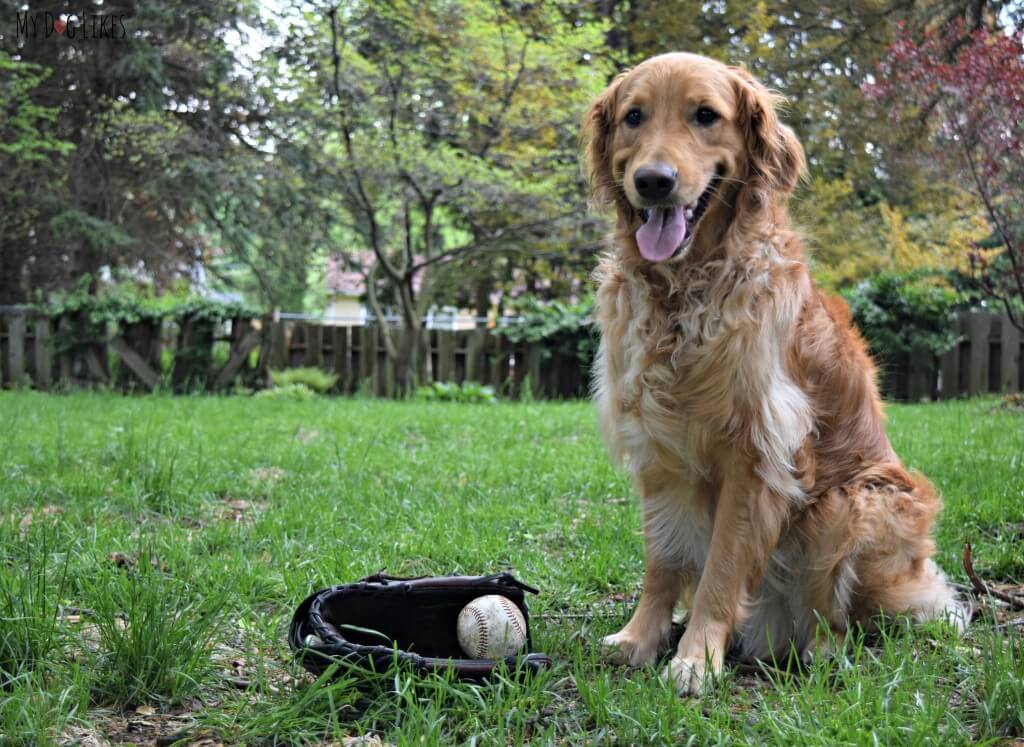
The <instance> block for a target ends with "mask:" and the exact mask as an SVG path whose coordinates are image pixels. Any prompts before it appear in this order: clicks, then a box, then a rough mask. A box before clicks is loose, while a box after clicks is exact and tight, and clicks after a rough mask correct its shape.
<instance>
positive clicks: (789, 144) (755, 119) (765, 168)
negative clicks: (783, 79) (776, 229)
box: [732, 68, 807, 195]
mask: <svg viewBox="0 0 1024 747" xmlns="http://www.w3.org/2000/svg"><path fill="white" fill-rule="evenodd" d="M732 72H733V87H734V88H735V91H736V101H737V103H738V106H737V123H738V124H739V126H740V128H741V129H742V130H743V133H744V136H745V138H746V141H747V153H748V157H749V161H750V180H751V181H752V182H754V183H759V186H760V188H761V189H762V190H764V191H765V192H767V193H782V194H787V195H788V194H791V193H792V192H793V191H794V190H795V189H796V188H797V185H798V184H799V183H800V179H801V178H802V177H803V175H804V172H805V170H806V168H807V162H806V160H805V159H804V149H803V146H802V145H800V141H799V140H797V137H796V135H795V134H793V131H792V130H791V129H789V128H788V127H787V126H786V125H784V124H782V123H781V122H780V121H779V117H778V115H777V114H776V111H775V108H776V106H777V105H778V104H780V103H781V102H782V100H783V99H782V97H781V96H779V95H778V94H773V93H772V92H771V91H769V90H768V89H767V88H765V87H764V86H762V85H761V84H760V83H758V82H757V81H756V80H755V79H754V77H753V76H752V75H751V74H750V73H748V72H747V71H746V70H743V69H742V68H732Z"/></svg>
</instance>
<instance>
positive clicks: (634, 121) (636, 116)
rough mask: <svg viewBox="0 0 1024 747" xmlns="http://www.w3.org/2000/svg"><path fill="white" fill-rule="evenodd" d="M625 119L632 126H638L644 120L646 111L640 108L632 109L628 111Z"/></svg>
mask: <svg viewBox="0 0 1024 747" xmlns="http://www.w3.org/2000/svg"><path fill="white" fill-rule="evenodd" d="M624 121H625V123H626V124H628V125H629V126H630V127H638V126H639V125H640V123H641V122H643V121H644V113H643V112H642V111H640V110H639V109H630V110H629V111H628V112H626V119H625V120H624Z"/></svg>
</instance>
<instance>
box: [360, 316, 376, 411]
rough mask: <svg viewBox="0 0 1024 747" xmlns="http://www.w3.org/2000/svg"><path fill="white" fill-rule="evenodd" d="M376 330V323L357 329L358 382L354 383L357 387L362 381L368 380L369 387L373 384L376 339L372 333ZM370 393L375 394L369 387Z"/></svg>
mask: <svg viewBox="0 0 1024 747" xmlns="http://www.w3.org/2000/svg"><path fill="white" fill-rule="evenodd" d="M375 330H376V324H374V325H369V324H368V325H366V326H365V327H363V328H362V329H360V330H359V384H357V385H356V388H357V389H358V388H359V386H362V384H363V382H364V381H370V382H371V387H372V385H373V383H374V382H373V372H374V369H376V367H377V340H376V336H375V335H374V334H373V333H374V331H375ZM371 393H372V394H376V393H377V392H376V390H375V389H372V388H371Z"/></svg>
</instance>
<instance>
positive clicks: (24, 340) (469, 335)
mask: <svg viewBox="0 0 1024 747" xmlns="http://www.w3.org/2000/svg"><path fill="white" fill-rule="evenodd" d="M956 324H957V331H958V332H960V333H961V334H962V339H961V341H960V343H959V344H958V345H957V346H956V347H955V348H953V349H952V350H950V351H949V352H947V353H946V354H945V355H943V356H942V357H941V359H940V360H936V359H935V358H934V357H933V356H931V354H930V353H928V351H926V350H924V349H922V348H920V347H917V348H914V349H913V350H912V351H911V353H910V354H909V355H907V356H904V357H903V359H902V360H895V361H894V360H890V361H888V362H883V361H880V365H881V366H882V367H884V368H886V369H887V370H888V372H889V375H888V376H887V377H886V381H887V382H888V386H889V387H890V390H889V391H887V392H886V394H887V396H890V397H895V398H897V399H907V398H909V399H911V400H917V399H921V398H925V397H930V396H933V395H934V394H936V393H937V394H938V396H939V397H941V398H943V399H950V398H953V397H957V396H960V395H962V394H969V395H978V394H985V393H988V392H990V391H1004V392H1012V391H1020V390H1021V377H1022V374H1024V371H1022V367H1021V344H1022V341H1024V335H1022V334H1021V332H1020V330H1018V329H1017V328H1016V327H1014V326H1013V325H1012V324H1011V323H1010V321H1009V319H1008V318H1007V317H1006V315H1005V314H1001V315H999V316H996V315H995V314H992V313H990V312H988V311H975V312H968V313H964V314H961V315H960V317H959V318H958V319H957V321H956ZM161 329H162V325H161V324H153V325H151V327H150V329H148V330H147V329H143V328H142V327H140V326H137V325H130V326H122V327H121V328H120V329H117V330H116V331H115V332H114V334H115V336H114V338H113V341H112V342H111V343H110V348H111V350H113V351H114V353H116V354H117V355H118V356H119V358H120V359H121V362H122V363H123V364H124V365H123V369H122V370H124V369H127V370H129V371H131V372H132V374H133V375H134V377H135V379H134V380H135V381H139V380H141V381H142V382H144V384H145V386H146V387H147V388H152V387H154V386H155V385H156V383H157V381H158V379H159V375H160V374H159V365H160V347H159V346H160V334H161V333H160V330H161ZM111 331H113V330H108V334H109V332H111ZM100 332H102V331H101V330H100ZM96 335H97V330H96V329H93V328H92V327H90V326H89V323H88V320H86V319H84V318H81V317H80V316H78V317H76V316H72V315H65V316H60V317H57V318H54V319H49V318H47V317H46V316H45V315H36V314H34V313H31V310H29V309H26V308H21V307H7V308H0V344H2V348H0V364H2V365H0V384H6V385H8V386H9V385H10V384H11V383H12V382H26V381H27V382H28V383H30V384H33V385H34V386H36V387H37V388H39V389H47V388H49V387H51V386H52V385H53V382H54V380H55V378H58V377H59V379H60V381H61V382H63V384H64V385H65V386H66V385H70V384H72V383H79V384H82V385H89V384H93V383H97V382H99V383H110V373H109V372H108V371H107V364H106V359H107V347H108V345H107V343H106V342H104V341H103V339H102V338H101V339H100V341H98V342H97V341H93V342H87V340H90V339H91V340H96V339H97V338H96ZM380 335H381V330H380V328H379V327H378V326H377V325H375V324H373V325H366V326H362V327H358V328H356V327H341V326H338V327H334V326H330V327H325V326H322V325H319V324H312V323H309V322H305V321H291V320H288V321H276V322H274V321H271V318H270V317H269V316H268V317H263V318H262V319H261V320H260V323H259V325H257V324H256V323H255V321H254V320H251V319H236V320H234V323H233V325H232V335H231V351H230V353H229V357H228V362H227V364H225V365H224V366H223V367H221V368H220V369H219V370H216V371H214V370H212V367H213V362H212V358H211V352H212V345H213V342H214V326H213V325H212V324H211V323H209V322H207V321H205V320H197V319H187V320H184V323H183V324H182V325H181V327H180V329H179V334H178V337H177V345H176V347H175V349H174V351H173V352H174V359H175V365H174V372H173V380H174V383H175V385H176V388H177V389H178V390H181V389H183V388H185V385H189V386H193V385H195V384H196V383H200V382H208V384H209V385H210V386H211V388H214V389H220V388H223V387H224V386H227V384H228V383H229V381H230V379H232V378H233V377H234V376H236V375H237V374H238V372H239V371H240V370H242V368H243V367H245V366H246V365H247V363H246V361H247V360H248V357H249V354H250V353H251V352H252V350H253V349H254V348H256V347H257V346H259V349H260V352H259V359H258V363H257V371H256V372H257V373H259V374H260V375H262V376H265V375H266V372H267V370H268V369H271V368H273V369H280V368H287V367H288V366H289V365H293V366H295V365H315V366H318V367H326V368H329V369H330V370H333V371H334V372H335V373H337V374H338V386H337V391H339V392H353V391H366V392H369V393H372V394H374V395H376V396H388V397H393V396H396V395H397V394H398V393H399V391H400V387H399V386H398V384H399V382H398V381H397V369H396V368H395V362H394V361H393V360H390V359H389V358H388V357H387V354H386V352H385V351H384V349H383V348H382V346H381V344H380V343H381V340H380ZM108 339H109V338H108ZM76 341H77V342H76ZM553 346H554V342H549V341H544V340H541V341H539V342H532V343H518V344H513V343H511V342H510V341H509V340H508V339H507V338H505V337H503V336H502V335H500V334H495V333H493V332H492V331H491V330H488V329H484V328H477V329H473V330H463V331H454V330H426V329H424V330H423V345H421V346H420V353H419V358H420V360H419V363H418V364H417V368H418V369H419V370H420V374H421V380H423V381H425V382H426V381H430V380H435V381H453V382H455V381H458V382H462V381H476V382H479V383H481V384H488V385H490V386H493V387H495V389H497V390H498V392H499V393H501V394H504V395H511V396H519V395H521V394H525V392H524V391H523V389H522V385H523V383H524V382H525V381H527V380H528V381H529V382H530V383H531V392H530V393H531V394H532V395H534V396H544V397H568V396H578V395H581V394H583V393H584V392H585V390H586V381H585V377H584V373H585V370H584V369H583V368H581V366H580V364H579V361H578V360H577V359H576V358H575V357H574V356H572V355H566V354H564V353H562V352H560V351H559V350H558V349H557V348H554V347H553ZM997 348H998V352H996V351H997ZM428 360H429V361H430V362H431V363H430V366H429V372H430V373H429V375H426V374H427V371H428V368H427V366H426V362H427V361H428ZM513 366H514V368H513ZM939 376H941V378H939ZM118 379H119V380H118V381H117V382H114V384H115V385H121V386H130V385H131V382H132V381H133V379H132V378H131V377H128V378H125V377H124V376H123V375H119V376H118ZM891 388H895V391H894V390H893V389H891Z"/></svg>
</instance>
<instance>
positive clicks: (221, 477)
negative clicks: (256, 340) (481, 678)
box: [0, 392, 1024, 745]
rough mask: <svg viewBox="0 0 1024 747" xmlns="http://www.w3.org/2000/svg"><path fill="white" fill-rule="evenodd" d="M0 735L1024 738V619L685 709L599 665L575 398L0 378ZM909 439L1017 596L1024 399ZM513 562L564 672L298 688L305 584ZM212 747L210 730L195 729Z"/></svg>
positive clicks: (46, 739)
mask: <svg viewBox="0 0 1024 747" xmlns="http://www.w3.org/2000/svg"><path fill="white" fill-rule="evenodd" d="M0 423H2V424H3V428H2V430H0V474H2V476H3V482H2V483H0V670H4V671H6V675H4V674H3V673H2V672H0V743H2V744H5V745H6V744H23V743H24V744H33V743H39V744H49V743H52V742H55V741H58V740H59V739H65V740H74V739H77V740H80V743H82V744H88V745H96V744H106V743H108V742H112V743H120V742H134V743H149V744H152V743H154V740H158V739H160V740H161V741H158V742H157V743H158V744H170V743H172V741H173V739H170V738H169V736H170V735H176V736H177V737H178V738H179V739H181V740H184V741H182V743H183V744H191V743H201V744H214V743H216V742H222V743H225V744H239V743H248V744H264V743H275V742H276V743H280V742H284V743H323V744H329V743H332V742H336V743H339V744H340V743H343V742H344V739H345V737H352V736H358V735H364V734H367V733H372V734H374V735H377V736H379V737H380V738H381V739H382V740H383V741H384V742H392V743H397V744H454V743H474V742H475V743H477V744H496V743H500V744H518V743H521V742H524V741H528V740H534V741H537V742H538V743H541V744H544V743H550V742H564V743H588V744H589V743H611V742H615V743H618V744H651V743H661V742H679V743H686V742H690V743H693V744H701V745H703V744H716V743H722V744H735V743H743V744H765V743H778V744H822V745H833V744H943V745H952V744H960V743H968V742H974V741H978V740H981V741H983V742H994V743H999V742H1000V741H1001V740H1003V739H1004V738H1006V737H1012V736H1018V737H1019V736H1022V735H1024V644H1022V640H1024V627H1022V626H1021V625H1020V624H1021V622H1022V619H1021V615H1022V613H1017V617H1014V616H1013V615H1011V614H1010V613H1008V612H1007V610H1005V609H996V610H993V609H989V610H987V611H986V612H984V613H983V614H982V615H981V616H980V617H979V618H978V619H977V620H976V621H975V622H974V623H973V625H972V627H971V631H970V634H969V636H968V638H967V639H966V640H962V641H960V640H957V639H955V638H953V637H951V636H950V635H949V633H948V631H946V630H945V629H944V628H943V627H942V626H938V625H936V626H932V627H929V628H922V629H919V630H907V629H905V627H904V626H902V625H900V624H898V623H897V624H895V625H894V626H893V627H892V628H891V629H890V630H887V631H885V632H884V633H883V634H882V635H881V636H875V637H872V638H871V639H869V640H868V641H865V640H864V638H863V637H862V636H860V637H854V638H853V639H852V640H851V641H850V642H849V644H848V647H847V649H846V651H845V652H843V654H842V655H840V656H838V657H837V658H836V659H833V660H831V661H825V662H819V663H817V664H815V665H814V666H813V667H812V668H811V669H810V670H809V671H805V672H795V673H792V674H784V673H781V672H776V673H774V674H772V675H771V676H764V675H758V674H756V673H752V672H750V671H747V670H744V671H738V670H736V669H731V670H730V673H729V675H728V676H727V677H725V678H723V680H722V681H721V682H720V684H719V685H718V686H717V689H716V691H715V692H714V693H711V694H710V695H708V696H706V697H705V698H703V699H701V700H693V699H690V700H681V699H679V698H678V697H676V696H675V694H674V693H673V692H671V691H670V690H669V689H668V688H667V687H665V686H663V685H662V684H661V683H660V682H659V681H658V679H657V677H656V676H654V672H653V671H652V670H638V671H629V670H625V669H621V668H616V667H612V666H609V665H606V664H604V663H603V662H602V661H601V660H600V657H599V656H598V651H597V648H596V643H597V641H598V639H599V638H600V637H601V636H602V635H604V634H606V633H609V632H613V631H615V630H617V629H618V628H619V627H620V626H621V624H622V623H623V622H624V621H625V620H626V619H627V618H628V615H629V613H630V611H631V608H632V605H633V603H634V602H635V599H636V595H637V592H638V590H639V582H640V577H641V572H642V541H641V536H640V533H639V529H640V523H639V516H638V512H637V508H636V504H635V501H634V499H633V498H632V496H631V491H630V488H629V485H628V483H627V480H626V479H625V478H624V477H623V475H622V474H620V473H618V472H617V471H615V470H614V469H612V467H611V466H609V464H608V461H607V459H606V458H605V455H604V453H603V450H602V448H601V446H600V444H599V441H598V437H597V433H596V427H595V422H594V415H593V411H592V408H591V407H590V406H589V405H588V404H586V403H567V404H558V403H536V404H499V405H495V406H475V405H450V404H419V403H396V402H378V401H369V400H358V399H357V400H344V399H330V400H318V401H312V402H290V401H281V400H258V399H245V398H212V397H196V398H188V397H185V398H176V399H174V398H169V397H151V398H132V397H121V396H117V395H103V394H75V395H69V396H59V395H51V396H47V395H41V394H35V393H30V392H3V393H0ZM890 433H891V435H892V439H893V441H894V443H895V446H896V449H897V451H898V452H899V453H900V454H901V455H902V456H903V457H904V459H905V460H906V461H907V462H908V463H909V464H910V465H911V466H913V467H915V468H918V469H921V470H922V471H924V472H925V473H926V474H928V475H929V476H930V477H931V478H932V480H933V481H934V482H935V483H936V484H937V485H938V487H939V488H940V489H941V490H942V492H943V493H944V494H945V499H946V510H945V512H944V513H943V515H942V518H941V521H940V524H939V527H938V540H939V544H940V553H939V557H938V561H939V563H940V564H941V565H942V566H943V567H944V568H946V569H947V570H948V571H950V572H951V574H952V576H953V577H954V578H955V579H956V580H957V581H960V582H963V581H964V580H965V579H964V573H963V571H962V570H961V568H960V561H959V553H960V547H961V544H962V542H963V541H964V540H965V539H969V540H971V541H972V542H973V544H974V555H975V567H976V568H977V570H978V571H979V573H980V574H981V575H982V576H983V577H985V578H987V579H988V580H990V581H997V582H1005V583H1016V584H1020V583H1022V582H1024V549H1022V547H1024V467H1022V461H1024V415H1022V414H1015V413H1009V412H1005V411H999V410H998V409H997V408H996V407H995V404H994V403H993V402H992V401H981V402H979V401H973V402H957V403H946V404H931V405H913V406H893V407H891V408H890ZM382 568H386V569H387V570H388V571H389V572H390V573H392V574H396V575H418V574H448V573H454V572H463V573H471V574H476V573H486V572H492V571H497V570H501V569H505V568H511V569H512V570H513V571H514V573H515V574H516V575H517V576H518V577H519V578H521V579H522V580H524V581H526V582H527V583H529V584H532V585H534V586H536V587H538V588H540V589H541V590H542V593H541V594H540V595H539V596H537V597H532V598H530V600H529V604H530V609H531V615H532V623H533V625H532V628H533V635H534V639H535V641H534V642H535V648H536V649H537V650H540V651H544V652H547V653H549V654H550V655H552V656H553V657H554V658H555V659H556V660H557V662H558V664H557V666H556V667H555V668H553V669H552V670H550V671H548V672H546V673H544V674H543V675H540V676H538V677H536V678H534V679H532V680H530V681H528V682H525V683H513V682H511V681H509V680H507V679H499V680H498V681H496V682H495V683H493V684H491V685H489V686H483V687H480V686H474V685H467V684H459V683H452V682H449V681H446V680H444V679H443V678H439V677H434V678H426V679H424V678H417V677H413V676H411V675H409V674H408V673H404V672H391V673H389V674H387V675H377V676H376V677H359V676H357V675H356V674H354V673H347V674H345V675H344V676H343V677H342V678H341V679H339V680H338V681H336V682H334V683H331V684H327V683H314V682H313V680H312V678H311V677H309V676H308V675H306V674H305V673H304V672H303V671H302V670H301V669H297V668H296V667H295V666H294V665H293V664H292V662H291V657H290V654H289V651H288V648H287V643H286V641H285V632H286V629H287V625H288V622H289V620H290V617H291V614H292V612H293V610H294V608H295V605H296V604H297V603H298V602H299V601H301V599H302V598H303V597H305V596H306V595H307V594H308V593H309V592H310V591H311V590H313V589H314V588H319V587H322V586H327V585H331V584H333V583H339V582H344V581H350V580H356V579H358V578H361V577H363V576H365V575H368V574H371V573H375V572H377V571H379V570H380V569H382ZM204 739H205V740H207V741H203V740H204Z"/></svg>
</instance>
